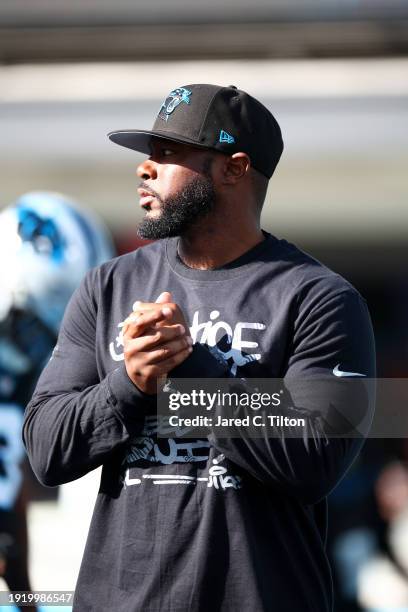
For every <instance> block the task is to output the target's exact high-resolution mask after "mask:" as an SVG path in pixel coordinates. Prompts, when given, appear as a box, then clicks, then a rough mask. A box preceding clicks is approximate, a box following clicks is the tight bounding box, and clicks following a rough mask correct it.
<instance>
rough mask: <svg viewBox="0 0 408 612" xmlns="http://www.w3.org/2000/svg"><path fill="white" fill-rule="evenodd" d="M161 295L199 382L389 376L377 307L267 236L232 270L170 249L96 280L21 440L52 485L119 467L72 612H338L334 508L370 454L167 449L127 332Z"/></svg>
mask: <svg viewBox="0 0 408 612" xmlns="http://www.w3.org/2000/svg"><path fill="white" fill-rule="evenodd" d="M163 291H171V292H172V294H173V299H174V301H175V302H177V303H178V304H180V306H181V308H182V309H183V312H184V313H185V316H186V318H187V320H188V323H189V326H190V331H191V335H192V337H193V340H194V342H195V343H196V346H195V349H194V351H193V353H192V355H191V356H190V357H189V358H187V359H186V360H185V362H184V364H183V369H182V373H183V375H190V376H195V377H200V375H201V373H203V374H204V375H205V376H210V377H217V376H224V375H225V368H222V367H221V368H220V361H221V362H222V363H223V364H224V365H225V366H226V369H227V372H228V375H229V376H233V377H238V378H245V379H246V380H247V381H250V379H251V377H254V378H255V377H257V378H268V377H272V378H277V377H279V378H283V377H288V378H291V377H292V378H296V377H297V376H299V375H304V376H305V377H310V376H313V375H321V374H325V375H326V376H329V377H330V376H332V375H333V369H334V368H335V367H336V366H337V365H338V364H340V365H341V368H342V369H344V370H347V371H355V372H361V373H364V374H366V375H367V376H369V377H373V376H374V375H375V356H374V342H373V333H372V328H371V324H370V318H369V314H368V311H367V307H366V304H365V302H364V300H363V298H362V297H361V296H360V295H359V294H358V293H357V291H356V290H355V289H354V288H353V287H352V286H351V285H349V284H348V283H347V282H346V281H345V280H344V279H342V278H341V277H340V276H338V275H336V274H334V273H333V272H331V271H330V270H328V269H327V268H325V267H324V266H323V265H321V264H320V263H319V262H317V261H316V260H314V259H313V258H311V257H310V256H308V255H307V254H305V253H303V252H302V251H300V250H299V249H297V248H296V247H295V246H294V245H291V244H288V243H287V242H285V241H282V240H278V239H276V238H275V237H273V236H270V235H268V234H266V233H265V240H264V241H263V242H262V243H259V244H258V245H256V246H255V247H254V248H253V249H251V250H250V251H249V252H248V253H246V254H245V255H244V256H242V257H241V258H238V259H237V260H236V261H235V262H230V263H229V264H228V265H227V266H224V267H223V268H222V269H218V270H212V271H208V270H190V269H189V268H187V267H186V266H185V265H184V264H183V262H182V261H181V260H180V259H179V257H178V255H177V239H171V240H166V241H160V242H157V243H153V244H150V245H148V246H146V247H143V248H141V249H138V250H137V251H136V252H134V253H131V254H129V255H125V256H122V257H119V258H116V259H114V260H112V261H111V262H108V263H107V264H104V265H103V266H101V267H100V268H97V269H95V270H93V271H92V272H90V273H88V275H87V276H86V278H85V280H84V281H83V283H82V285H81V287H80V288H79V290H78V291H77V292H76V294H75V295H74V296H73V298H72V300H71V302H70V304H69V306H68V308H67V311H66V314H65V317H64V321H63V324H62V329H61V332H60V335H59V339H58V345H57V348H56V349H55V351H54V355H53V358H52V360H51V361H50V362H49V364H48V365H47V367H46V369H45V370H44V372H43V374H42V376H41V378H40V380H39V382H38V385H37V388H36V391H35V394H34V396H33V398H32V400H31V402H30V404H29V405H28V407H27V409H26V413H25V423H24V429H23V437H24V441H25V444H26V447H27V450H28V454H29V457H30V461H31V464H32V466H33V469H34V471H35V473H36V474H37V476H38V477H39V479H40V480H41V481H42V482H43V483H45V484H48V485H56V484H59V483H61V482H67V481H70V480H73V479H75V478H78V477H80V476H81V475H83V474H85V473H87V472H88V471H90V470H92V469H93V468H95V467H96V466H98V465H103V469H102V477H101V484H100V490H99V493H98V496H97V500H96V504H95V509H94V514H93V518H92V522H91V526H90V531H89V535H88V539H87V544H86V548H85V552H84V556H83V560H82V564H81V569H80V573H79V577H78V583H77V587H76V592H75V600H74V612H88V611H89V612H90V611H95V612H96V611H98V612H99V611H101V610H102V611H105V610H106V611H107V610H112V609H115V610H118V611H119V612H153V611H156V612H159V611H160V612H187V611H188V612H208V611H209V610H214V611H219V612H237V611H238V612H241V611H242V612H247V611H248V612H249V611H250V612H253V611H256V612H275V611H276V612H331V610H332V605H333V602H332V584H331V575H330V568H329V565H328V561H327V557H326V552H325V540H326V528H327V522H326V496H327V495H328V493H329V492H330V491H331V490H332V489H333V487H334V486H335V485H336V483H337V482H338V481H339V479H340V478H341V477H342V476H343V475H344V473H345V472H346V471H347V469H348V467H349V466H350V464H351V463H352V461H353V459H354V458H355V456H356V454H357V453H358V451H359V448H360V447H361V441H355V440H331V439H328V440H327V441H323V440H321V441H317V442H316V443H309V442H308V441H307V440H305V441H303V440H294V441H292V442H293V444H288V441H287V440H285V438H284V437H283V438H282V439H280V440H279V439H277V440H274V441H273V443H272V444H271V443H270V441H268V440H263V439H254V440H242V439H237V440H219V439H215V438H214V437H213V436H212V435H210V436H209V437H208V438H203V439H194V440H186V439H177V438H175V439H169V438H166V437H164V438H160V437H158V435H157V433H158V423H157V418H156V416H155V411H154V409H153V407H152V403H151V399H150V398H146V397H145V396H144V394H142V393H141V392H139V391H138V390H137V389H136V387H135V386H134V385H133V383H132V382H131V381H130V380H129V379H128V378H127V374H126V371H125V368H124V364H123V346H122V345H121V337H120V330H121V322H123V321H124V320H125V318H126V317H127V316H128V314H129V313H130V312H131V311H132V306H133V303H134V302H135V301H136V300H143V301H154V300H156V298H157V297H158V295H159V294H160V293H161V292H163ZM197 343H198V344H197ZM297 393H298V397H299V398H300V402H301V403H302V398H301V395H302V390H301V389H298V390H297ZM309 408H310V409H311V410H312V409H313V406H310V407H309ZM355 409H356V407H355V406H353V405H351V406H350V410H351V411H354V410H355ZM162 433H163V432H162Z"/></svg>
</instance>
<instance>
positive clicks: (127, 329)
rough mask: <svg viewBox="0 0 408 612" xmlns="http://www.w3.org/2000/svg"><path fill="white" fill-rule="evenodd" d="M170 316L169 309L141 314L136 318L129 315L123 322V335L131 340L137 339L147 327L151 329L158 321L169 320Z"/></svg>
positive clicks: (159, 309)
mask: <svg viewBox="0 0 408 612" xmlns="http://www.w3.org/2000/svg"><path fill="white" fill-rule="evenodd" d="M170 316H171V311H170V312H169V309H168V308H165V307H164V308H157V309H155V310H149V311H147V312H142V313H141V314H139V315H138V316H136V317H134V316H132V315H131V316H130V317H128V318H127V319H126V320H125V321H124V324H123V335H126V336H130V337H131V338H137V337H138V336H140V335H141V334H142V333H143V332H144V331H145V330H146V329H147V328H148V327H151V326H153V325H155V324H156V323H158V322H160V321H166V320H168V319H169V318H170Z"/></svg>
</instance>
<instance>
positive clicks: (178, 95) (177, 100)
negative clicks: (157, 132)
mask: <svg viewBox="0 0 408 612" xmlns="http://www.w3.org/2000/svg"><path fill="white" fill-rule="evenodd" d="M190 96H191V91H190V90H188V89H185V87H177V89H174V90H173V91H171V92H170V93H169V95H168V96H167V98H166V99H165V101H164V102H163V104H162V105H161V107H160V110H159V117H161V118H162V119H164V121H167V120H168V118H169V115H171V113H172V112H173V111H174V109H175V108H177V106H179V104H181V103H182V102H185V104H190Z"/></svg>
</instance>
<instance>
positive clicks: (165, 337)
mask: <svg viewBox="0 0 408 612" xmlns="http://www.w3.org/2000/svg"><path fill="white" fill-rule="evenodd" d="M147 331H148V332H149V333H148V334H146V333H143V334H142V335H140V336H137V337H136V338H133V337H131V336H129V335H128V334H127V335H126V338H125V342H126V345H129V344H130V343H131V346H132V350H134V351H135V352H139V353H140V352H146V351H151V350H153V349H154V348H156V347H159V346H161V345H162V344H165V343H166V342H169V341H171V340H175V339H177V338H181V337H183V334H184V333H185V329H184V327H183V325H168V326H166V327H160V328H158V329H151V328H149V329H148V330H147ZM188 342H191V341H188ZM127 348H129V347H128V346H127Z"/></svg>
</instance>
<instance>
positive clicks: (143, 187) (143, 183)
mask: <svg viewBox="0 0 408 612" xmlns="http://www.w3.org/2000/svg"><path fill="white" fill-rule="evenodd" d="M139 189H144V190H145V191H147V193H149V194H150V195H152V196H153V197H154V198H156V200H158V201H159V202H160V204H163V200H162V199H161V197H160V196H159V194H158V193H157V191H155V190H154V189H152V188H151V187H149V185H147V184H146V183H145V182H144V181H142V182H141V183H140V185H139Z"/></svg>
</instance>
